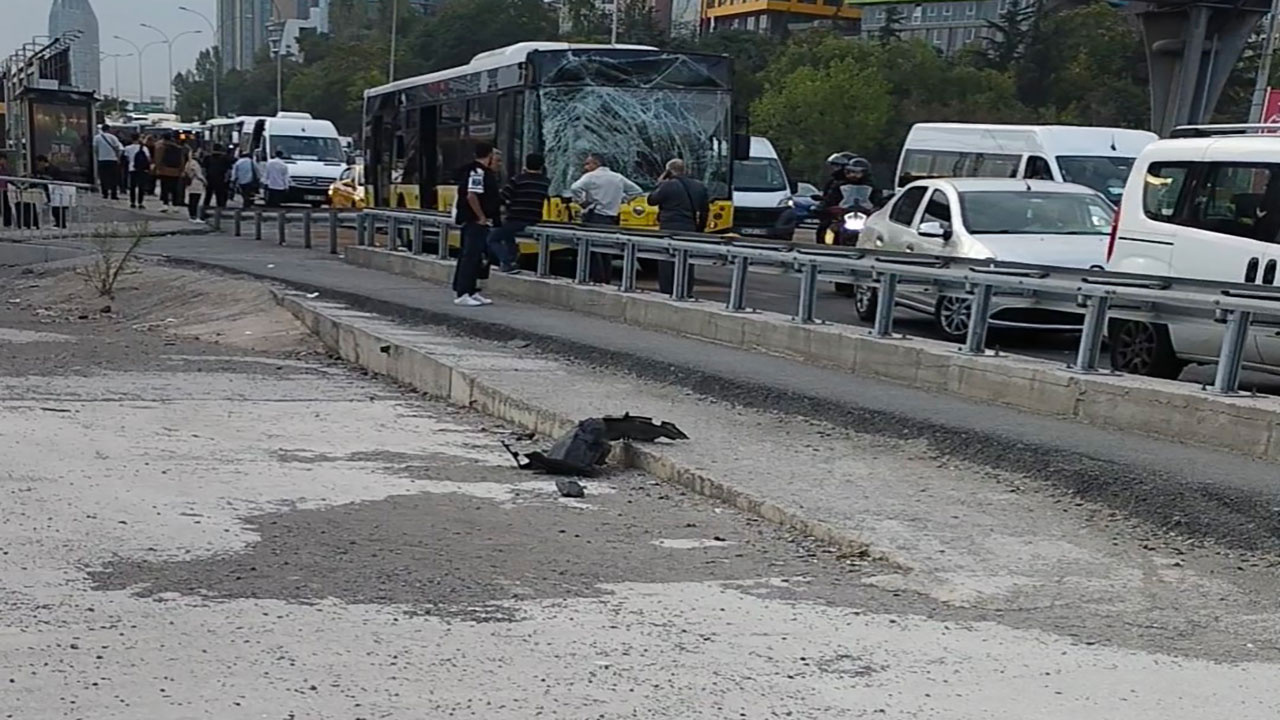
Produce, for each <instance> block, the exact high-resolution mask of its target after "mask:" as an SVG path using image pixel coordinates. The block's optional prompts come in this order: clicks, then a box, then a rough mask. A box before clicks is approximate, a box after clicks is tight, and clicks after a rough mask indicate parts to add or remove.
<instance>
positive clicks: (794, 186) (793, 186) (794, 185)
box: [787, 180, 800, 195]
mask: <svg viewBox="0 0 1280 720" xmlns="http://www.w3.org/2000/svg"><path fill="white" fill-rule="evenodd" d="M787 189H788V190H790V191H791V194H792V195H795V194H796V193H798V192H800V182H799V181H798V180H788V181H787Z"/></svg>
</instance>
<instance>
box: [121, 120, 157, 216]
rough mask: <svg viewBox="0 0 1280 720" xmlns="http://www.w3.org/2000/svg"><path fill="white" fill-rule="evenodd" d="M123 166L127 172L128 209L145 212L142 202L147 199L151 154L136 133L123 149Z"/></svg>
mask: <svg viewBox="0 0 1280 720" xmlns="http://www.w3.org/2000/svg"><path fill="white" fill-rule="evenodd" d="M124 166H125V167H126V168H128V172H129V207H131V208H138V209H139V210H145V209H146V208H145V207H143V205H142V201H143V200H144V199H145V198H146V197H147V181H148V178H150V176H151V152H150V151H149V150H147V146H146V145H143V144H142V138H141V137H140V136H139V135H138V134H137V133H134V134H133V142H132V143H130V144H129V147H127V148H125V149H124Z"/></svg>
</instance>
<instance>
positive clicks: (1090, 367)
mask: <svg viewBox="0 0 1280 720" xmlns="http://www.w3.org/2000/svg"><path fill="white" fill-rule="evenodd" d="M1110 309H1111V298H1109V297H1106V296H1103V295H1094V296H1092V297H1090V298H1089V300H1088V309H1087V310H1085V313H1084V326H1083V327H1082V328H1081V329H1080V347H1078V348H1077V349H1076V365H1075V369H1076V370H1079V371H1081V372H1095V371H1097V369H1098V356H1099V355H1100V354H1101V353H1102V335H1103V333H1104V332H1105V331H1106V329H1107V311H1108V310H1110Z"/></svg>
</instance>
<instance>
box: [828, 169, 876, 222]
mask: <svg viewBox="0 0 1280 720" xmlns="http://www.w3.org/2000/svg"><path fill="white" fill-rule="evenodd" d="M842 170H843V172H842V177H841V182H840V184H839V186H838V188H839V189H838V190H837V192H839V193H840V200H839V201H838V202H840V203H841V204H843V203H844V197H845V193H844V189H843V188H844V187H845V186H846V185H865V186H867V187H868V188H869V189H870V192H869V193H868V195H867V202H868V203H870V206H869V207H868V206H865V205H864V206H861V207H856V208H850V209H856V210H859V211H861V212H865V213H867V214H868V215H870V214H871V213H872V212H875V211H876V210H877V209H878V208H880V207H883V205H884V193H882V192H880V189H879V188H877V187H876V182H875V180H874V179H872V177H871V163H870V162H869V161H868V160H867V159H866V158H861V157H855V158H853V159H852V160H850V161H849V163H848V164H847V165H845V166H844V168H843V169H842Z"/></svg>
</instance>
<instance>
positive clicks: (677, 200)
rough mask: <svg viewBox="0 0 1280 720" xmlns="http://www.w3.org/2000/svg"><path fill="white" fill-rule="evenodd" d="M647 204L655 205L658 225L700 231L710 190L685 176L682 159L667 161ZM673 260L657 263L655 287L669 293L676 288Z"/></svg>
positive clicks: (707, 214)
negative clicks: (665, 168)
mask: <svg viewBox="0 0 1280 720" xmlns="http://www.w3.org/2000/svg"><path fill="white" fill-rule="evenodd" d="M649 204H650V205H654V206H656V207H657V208H658V228H659V229H661V230H669V231H672V232H702V231H703V230H705V229H706V227H707V220H708V218H709V217H710V216H711V194H710V193H708V192H707V186H706V185H703V184H702V182H701V181H699V180H695V179H694V178H691V177H687V176H686V170H685V165H684V160H680V159H679V158H677V159H675V160H671V161H669V162H668V163H667V170H666V172H664V173H662V176H661V177H659V178H658V187H656V188H654V190H653V192H651V193H649ZM675 267H676V266H675V263H674V262H671V261H670V260H664V261H662V262H659V263H658V289H659V290H661V291H662V292H663V293H664V294H667V295H671V294H672V290H673V289H674V288H675ZM685 292H686V295H688V294H689V293H692V292H693V267H692V266H690V268H689V282H688V285H687V287H686V288H685Z"/></svg>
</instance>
